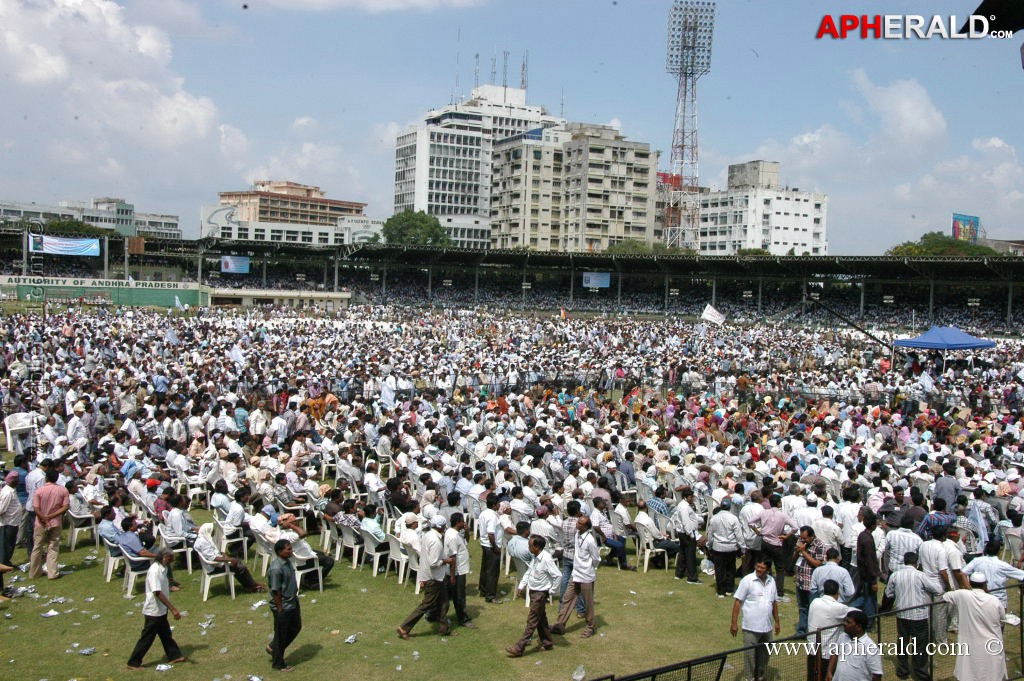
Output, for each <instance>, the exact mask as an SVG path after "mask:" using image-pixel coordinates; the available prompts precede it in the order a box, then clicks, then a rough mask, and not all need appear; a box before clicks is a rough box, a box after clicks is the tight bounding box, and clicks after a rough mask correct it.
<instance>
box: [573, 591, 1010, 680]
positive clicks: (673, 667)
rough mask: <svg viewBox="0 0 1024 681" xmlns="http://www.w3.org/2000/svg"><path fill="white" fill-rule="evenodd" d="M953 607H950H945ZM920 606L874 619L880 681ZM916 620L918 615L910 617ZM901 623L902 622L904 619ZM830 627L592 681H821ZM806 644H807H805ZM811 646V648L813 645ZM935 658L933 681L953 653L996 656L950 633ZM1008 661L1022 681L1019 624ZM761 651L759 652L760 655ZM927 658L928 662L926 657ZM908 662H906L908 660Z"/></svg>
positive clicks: (950, 664)
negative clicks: (905, 623)
mask: <svg viewBox="0 0 1024 681" xmlns="http://www.w3.org/2000/svg"><path fill="white" fill-rule="evenodd" d="M1022 587H1024V585H1022V584H1015V585H1012V586H1008V587H1006V595H1007V601H1008V608H1007V613H1010V614H1014V615H1016V616H1017V617H1020V616H1021V612H1022V611H1024V588H1022ZM944 605H945V604H943V603H942V602H936V603H932V604H931V605H930V606H921V607H927V608H928V619H927V620H925V622H926V625H925V629H926V631H925V632H924V633H923V635H922V636H920V637H919V638H918V639H917V642H916V646H917V650H918V651H919V652H921V653H922V654H923V653H925V652H926V651H925V647H926V646H928V645H929V644H931V643H932V642H933V633H937V632H933V631H932V629H933V626H932V625H933V623H934V621H936V620H940V621H943V622H944V621H945V618H937V617H933V615H934V614H935V613H936V608H939V607H944ZM949 607H950V608H952V607H953V606H949ZM920 609H921V608H907V609H906V610H899V611H890V612H885V613H881V614H879V615H877V616H876V617H875V618H874V621H873V622H872V624H871V630H870V632H869V633H870V635H871V637H872V638H873V639H874V641H875V643H877V644H878V645H879V647H880V651H881V654H882V667H883V675H882V677H883V678H886V679H889V678H896V677H897V672H896V665H897V653H898V651H900V650H904V651H906V650H908V649H909V646H910V637H909V635H904V636H900V621H901V620H903V618H901V617H900V615H901V614H907V613H908V612H909V611H920ZM913 614H914V615H915V617H916V616H918V615H919V613H918V612H914V613H913ZM904 621H905V620H904ZM830 632H831V630H830V629H822V630H819V631H817V632H812V633H810V634H809V635H808V636H789V637H786V638H781V639H777V640H775V641H772V643H771V644H770V645H771V647H770V648H766V647H765V645H764V644H761V645H752V646H747V647H744V648H736V649H733V650H726V651H722V652H719V653H714V654H712V655H705V656H703V657H698V658H694V659H692V660H686V661H684V662H677V663H675V664H670V665H665V666H663V667H658V668H656V669H649V670H646V671H642V672H635V673H630V674H621V675H616V674H609V675H605V676H600V677H595V678H593V679H592V680H591V681H698V680H699V681H704V680H708V681H742V679H746V678H758V679H767V680H769V681H790V680H797V679H807V680H808V681H811V679H824V678H825V673H826V672H827V671H828V662H829V661H828V659H827V654H826V655H822V652H823V647H822V641H823V640H824V641H828V640H829V638H830V637H829V636H828V634H829V633H830ZM805 644H808V645H805ZM811 644H813V645H811ZM936 645H937V648H936V649H935V650H934V652H933V654H928V655H923V657H922V658H921V660H922V663H924V664H927V666H928V678H930V679H933V680H934V681H947V680H948V681H953V679H954V676H953V669H954V666H955V664H956V654H957V652H960V653H965V654H969V655H971V656H972V657H975V656H976V657H978V658H980V657H982V656H991V655H992V654H994V653H995V652H996V650H995V645H994V644H993V646H992V649H988V648H989V646H988V645H986V646H985V647H986V650H983V651H973V650H972V651H967V650H964V649H963V648H962V647H958V646H959V641H957V635H956V634H952V633H951V634H948V645H945V646H938V644H936ZM1001 645H1002V648H1003V653H1004V655H1005V657H1006V671H1007V678H1008V679H1010V681H1014V680H1019V679H1024V658H1022V651H1024V626H1021V624H1019V623H1018V624H1016V625H1011V624H1004V626H1003V639H1002V642H1001ZM759 652H761V654H758V653H759ZM925 658H927V659H925ZM908 663H910V662H909V661H908Z"/></svg>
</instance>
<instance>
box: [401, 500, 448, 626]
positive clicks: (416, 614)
mask: <svg viewBox="0 0 1024 681" xmlns="http://www.w3.org/2000/svg"><path fill="white" fill-rule="evenodd" d="M447 524H448V523H447V521H446V520H445V519H444V516H442V515H435V516H434V517H433V518H431V520H430V530H428V531H427V532H424V533H423V537H422V539H421V541H422V545H421V547H420V571H419V574H418V575H416V578H417V579H418V580H419V582H420V585H421V586H422V588H423V601H422V602H421V603H420V604H419V605H418V606H416V609H415V610H413V611H412V613H410V615H409V616H408V617H406V618H405V621H404V622H402V624H401V626H399V627H398V630H397V631H398V637H399V638H401V639H403V640H405V641H408V640H409V632H410V631H412V628H413V627H414V626H416V623H417V622H419V621H420V618H421V617H423V616H424V615H429V616H431V618H432V619H434V620H436V621H437V622H438V623H439V624H438V629H437V633H439V634H441V635H442V636H447V635H448V633H449V632H450V631H451V627H450V625H449V624H448V588H447V584H446V583H445V579H446V578H447V577H448V576H449V571H450V566H451V565H453V564H454V563H455V556H454V555H452V556H446V555H445V553H444V540H443V538H442V533H443V532H444V530H445V526H446V525H447Z"/></svg>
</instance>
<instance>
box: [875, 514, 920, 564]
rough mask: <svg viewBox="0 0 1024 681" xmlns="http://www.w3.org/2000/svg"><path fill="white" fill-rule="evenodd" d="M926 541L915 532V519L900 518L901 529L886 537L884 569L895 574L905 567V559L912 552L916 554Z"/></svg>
mask: <svg viewBox="0 0 1024 681" xmlns="http://www.w3.org/2000/svg"><path fill="white" fill-rule="evenodd" d="M922 543H924V540H923V539H921V537H920V536H918V535H917V534H916V533H915V532H914V519H913V518H911V517H910V516H908V515H905V514H904V516H903V517H902V518H900V526H899V529H896V530H893V531H892V532H890V533H889V534H887V535H885V546H886V552H885V558H886V560H885V562H886V565H885V566H883V569H887V570H889V571H892V572H894V571H895V570H896V569H897V568H899V567H900V566H902V565H903V557H904V556H905V555H907V553H909V552H910V551H913V552H914V553H915V554H916V553H917V552H918V549H920V548H921V544H922Z"/></svg>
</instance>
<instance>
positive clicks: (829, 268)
mask: <svg viewBox="0 0 1024 681" xmlns="http://www.w3.org/2000/svg"><path fill="white" fill-rule="evenodd" d="M196 243H201V244H202V245H201V246H200V247H201V248H202V249H203V250H204V251H205V252H207V253H211V254H212V253H221V252H223V253H236V254H246V253H251V255H252V256H254V257H274V256H277V257H287V256H289V255H291V256H299V257H305V258H309V257H310V255H311V254H321V255H322V256H323V257H324V258H325V259H328V260H332V259H333V258H334V256H335V255H336V254H337V255H338V257H339V258H341V260H342V262H348V263H351V264H359V265H363V266H370V267H385V266H387V267H392V266H394V267H399V268H401V267H410V268H412V267H436V268H441V269H460V268H475V267H480V268H487V269H507V270H509V271H524V270H549V271H562V272H569V271H577V270H578V271H584V270H586V271H614V272H622V273H625V274H632V275H651V276H657V275H669V276H690V277H695V278H710V277H723V278H735V279H748V278H759V277H764V278H772V279H815V278H825V279H848V280H862V279H875V280H898V281H915V280H916V281H922V280H934V281H965V280H966V281H979V282H980V281H1001V282H1006V281H1020V280H1024V258H1021V257H1016V256H998V257H950V256H944V257H919V258H905V257H894V256H885V255H882V256H831V255H830V256H699V255H611V254H607V253H535V252H531V251H525V250H486V251H481V250H475V249H461V248H415V247H406V246H394V245H381V244H353V245H348V246H340V247H339V246H319V247H317V246H310V245H308V244H289V243H273V244H255V243H253V242H238V241H225V240H216V239H214V240H209V239H208V240H204V241H203V242H196ZM149 251H150V248H149V242H148V241H147V252H149Z"/></svg>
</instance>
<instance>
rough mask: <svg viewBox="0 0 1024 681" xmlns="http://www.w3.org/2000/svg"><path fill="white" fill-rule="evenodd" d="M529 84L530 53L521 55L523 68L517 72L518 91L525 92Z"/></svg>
mask: <svg viewBox="0 0 1024 681" xmlns="http://www.w3.org/2000/svg"><path fill="white" fill-rule="evenodd" d="M529 83H530V51H529V50H527V51H526V53H525V54H523V67H522V68H521V69H520V71H519V89H520V90H525V89H526V88H527V86H528V85H529Z"/></svg>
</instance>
